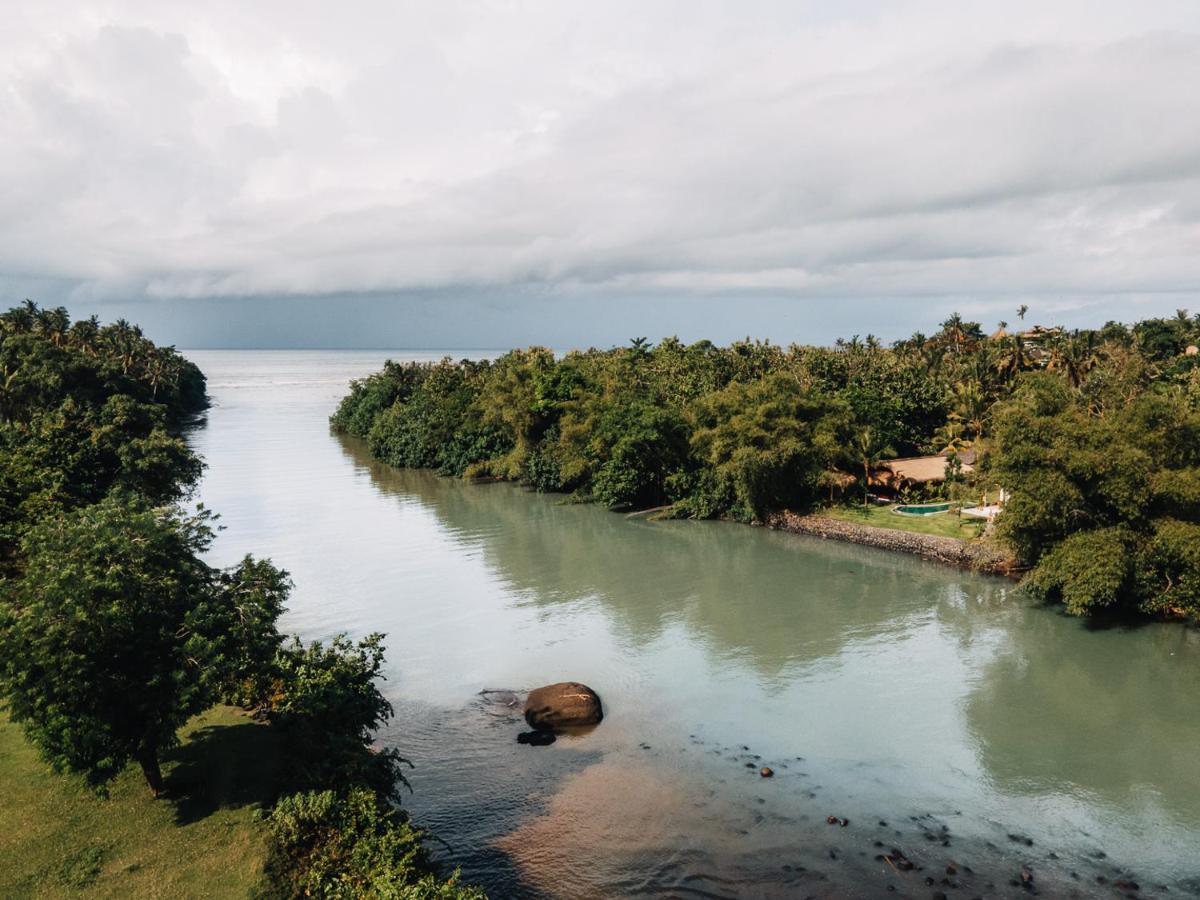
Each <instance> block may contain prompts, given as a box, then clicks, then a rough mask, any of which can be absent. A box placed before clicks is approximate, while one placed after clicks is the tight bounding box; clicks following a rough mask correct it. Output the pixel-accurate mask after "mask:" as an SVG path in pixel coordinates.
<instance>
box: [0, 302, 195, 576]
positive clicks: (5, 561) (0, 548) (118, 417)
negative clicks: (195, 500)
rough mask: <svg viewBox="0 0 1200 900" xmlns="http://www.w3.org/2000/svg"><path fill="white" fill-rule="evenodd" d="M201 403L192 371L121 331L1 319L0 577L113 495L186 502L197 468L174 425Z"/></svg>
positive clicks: (51, 312) (15, 315) (39, 312)
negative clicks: (41, 527)
mask: <svg viewBox="0 0 1200 900" xmlns="http://www.w3.org/2000/svg"><path fill="white" fill-rule="evenodd" d="M205 403H206V398H205V391H204V376H203V375H202V374H201V372H200V370H199V369H197V368H196V367H195V366H194V365H193V364H192V363H190V362H188V361H187V360H185V359H184V358H183V357H182V356H180V355H179V354H178V353H176V352H175V350H174V349H173V348H170V347H157V346H155V345H154V344H153V343H152V342H151V341H149V340H148V339H146V338H145V337H144V336H143V335H142V332H141V330H140V329H138V328H137V327H136V326H132V325H130V324H129V323H127V322H117V323H115V324H113V325H100V324H99V323H98V322H97V321H96V320H95V319H84V320H81V321H78V322H75V323H72V322H71V320H70V318H69V317H68V315H67V312H66V310H64V309H61V308H59V309H48V310H44V309H39V308H38V307H37V306H35V305H34V304H32V303H28V302H27V303H25V304H24V305H22V306H18V307H16V308H14V309H11V310H9V311H8V312H6V313H3V314H0V575H2V574H5V573H10V574H11V573H12V572H13V571H14V570H15V569H16V568H17V567H19V559H18V546H19V543H20V539H21V535H22V534H23V533H24V532H25V531H26V530H27V529H28V528H29V527H30V526H31V525H33V524H34V523H36V522H39V521H41V520H42V519H44V518H46V517H47V516H51V515H54V514H55V513H57V512H60V511H65V510H70V509H74V508H76V507H78V506H80V505H83V504H89V503H95V502H97V501H99V500H101V499H102V498H104V497H105V496H106V495H107V494H109V493H110V492H113V491H116V492H131V493H135V494H138V495H141V496H143V497H145V498H146V499H148V500H150V501H153V502H158V503H165V502H169V501H172V500H176V499H178V498H180V497H181V496H183V495H184V493H186V491H187V490H188V489H189V488H190V487H191V486H192V485H193V484H194V483H195V481H196V479H197V478H198V477H199V474H200V468H201V464H200V461H199V459H198V458H197V457H196V456H195V455H194V454H193V453H192V452H191V450H189V449H188V447H187V445H186V443H185V442H184V441H183V440H182V438H181V437H180V436H179V435H178V433H177V426H178V425H179V424H180V423H181V422H182V421H183V420H184V419H185V418H186V417H187V416H189V415H191V414H193V413H196V412H198V411H199V410H201V409H203V408H204V406H205Z"/></svg>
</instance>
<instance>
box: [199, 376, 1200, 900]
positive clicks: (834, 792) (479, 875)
mask: <svg viewBox="0 0 1200 900" xmlns="http://www.w3.org/2000/svg"><path fill="white" fill-rule="evenodd" d="M201 356H202V357H203V358H202V359H201V360H200V364H201V365H202V367H203V368H204V369H205V371H206V372H208V374H209V375H210V378H211V380H210V385H211V387H212V390H213V393H214V395H215V400H216V403H215V405H214V407H213V409H212V410H211V411H210V413H209V416H208V421H207V423H206V424H205V425H203V426H201V427H200V428H198V429H197V431H196V432H195V433H194V434H193V435H192V440H193V442H194V443H195V445H196V446H197V449H199V450H200V452H202V453H203V454H204V456H205V457H206V459H207V461H208V463H209V467H210V468H209V470H208V472H207V473H206V477H205V480H204V484H203V485H202V488H201V498H202V499H203V500H204V501H205V502H206V503H208V504H209V505H210V506H212V507H214V508H215V509H217V510H218V511H220V512H221V513H222V515H223V522H224V524H225V525H227V526H228V530H227V531H225V532H223V533H222V535H221V536H220V537H219V539H218V541H217V544H216V547H215V550H214V560H215V561H216V562H219V563H229V562H233V561H235V560H236V559H238V558H239V557H240V556H241V555H242V554H244V553H246V552H254V553H260V554H266V555H270V556H272V557H274V558H275V560H276V561H277V562H278V563H280V564H281V565H283V566H285V567H286V568H288V569H289V570H290V571H291V572H292V573H293V575H294V577H295V580H296V583H297V589H296V592H295V594H294V596H293V598H292V602H291V609H290V611H289V612H288V614H287V617H286V619H285V621H284V623H283V624H284V627H285V628H287V629H289V630H294V631H298V632H300V633H301V634H303V635H305V636H306V637H309V638H313V637H321V636H326V635H329V634H331V633H333V632H336V631H342V630H347V631H350V632H351V633H354V634H362V633H365V632H367V631H373V630H382V631H385V632H387V633H388V648H389V652H388V671H387V676H388V681H387V682H386V685H385V689H386V691H387V692H388V695H389V697H390V698H391V699H392V700H393V701H394V703H395V704H396V708H397V713H398V715H397V718H396V720H395V721H394V723H393V724H392V726H391V727H390V728H389V729H388V731H387V732H386V733H385V734H384V735H382V737H383V739H384V740H385V741H387V742H390V743H393V744H395V745H396V746H397V747H399V748H400V749H401V750H402V752H404V753H405V755H407V756H410V757H411V758H413V759H414V760H415V761H416V762H417V764H418V768H417V769H416V770H415V771H414V772H413V773H412V779H413V784H414V787H415V794H414V795H413V796H412V797H411V798H410V800H409V801H408V802H409V803H410V805H411V806H412V807H413V809H414V812H415V813H416V814H417V815H418V817H419V818H420V819H421V821H423V822H426V823H428V824H429V825H430V826H432V827H433V828H434V829H435V830H436V831H437V832H438V834H439V835H440V836H441V837H442V838H444V839H446V840H447V841H449V842H450V843H451V844H452V845H453V847H454V849H455V853H454V857H453V858H454V860H455V862H456V863H460V864H462V865H463V866H464V869H465V871H466V874H467V876H468V877H469V878H471V879H475V880H478V881H481V882H483V883H484V884H485V885H486V886H487V887H488V888H489V889H490V890H491V891H492V892H493V893H494V895H496V896H516V895H520V894H522V893H525V892H528V891H530V890H532V889H534V888H537V887H540V888H542V889H544V890H546V891H547V892H549V893H558V894H560V895H562V894H574V895H580V894H587V893H589V892H591V893H595V894H602V895H603V894H606V893H607V894H612V893H632V892H635V891H636V892H645V893H660V894H669V895H679V894H685V893H696V892H700V891H703V892H707V893H709V894H712V895H717V896H732V895H739V894H742V895H744V894H752V895H780V896H789V895H791V894H794V893H797V892H799V893H801V894H802V895H803V894H813V895H816V896H852V895H856V894H857V895H862V896H876V895H878V893H879V888H880V885H881V884H882V882H880V881H879V880H878V878H879V877H880V874H881V873H880V872H879V871H878V869H879V865H880V864H879V863H878V862H877V861H875V860H874V859H873V857H874V854H875V852H876V851H875V850H874V849H872V846H871V841H872V840H874V839H880V840H887V841H889V842H898V843H900V844H901V845H903V846H904V847H905V848H906V851H907V852H912V853H914V854H915V853H917V852H918V849H922V850H923V851H924V854H923V856H922V859H923V860H924V864H926V865H927V866H929V867H931V870H938V869H939V867H940V869H944V867H945V865H946V863H947V861H948V859H949V858H951V857H953V858H955V859H957V860H958V861H960V862H962V861H963V860H966V859H969V860H970V861H971V865H972V866H973V868H975V870H976V871H977V872H981V873H983V872H985V871H986V870H987V869H988V861H989V860H990V861H992V862H993V863H994V864H993V865H992V870H993V871H992V872H991V873H990V874H988V875H987V876H986V878H994V879H995V881H996V883H997V884H998V885H1000V886H1001V887H1000V889H999V890H998V891H992V890H988V889H980V890H977V891H975V893H980V894H986V895H988V896H993V895H995V894H996V893H1001V894H1003V892H1004V887H1003V886H1004V885H1006V884H1007V882H1008V879H1009V878H1011V877H1012V876H1013V874H1014V872H1015V871H1016V870H1015V869H1014V868H1013V866H1014V865H1017V866H1019V865H1020V864H1023V863H1025V862H1031V861H1032V862H1034V863H1036V865H1037V867H1038V878H1039V884H1041V885H1043V889H1042V890H1043V895H1046V896H1058V895H1060V892H1057V891H1056V890H1055V888H1056V884H1055V882H1054V881H1053V878H1054V877H1055V876H1056V875H1058V876H1061V877H1063V878H1068V877H1069V871H1070V868H1071V867H1076V868H1078V869H1079V871H1080V872H1081V873H1083V874H1084V875H1085V876H1086V877H1087V878H1089V879H1091V878H1093V877H1094V876H1096V875H1102V876H1103V877H1107V878H1109V879H1110V880H1111V879H1112V878H1113V877H1114V873H1113V871H1112V866H1114V865H1117V864H1118V863H1120V864H1134V863H1136V865H1137V868H1138V873H1139V875H1141V876H1143V877H1141V878H1140V879H1139V880H1141V881H1142V882H1143V883H1144V884H1150V885H1152V884H1153V880H1154V879H1161V880H1165V881H1171V883H1172V886H1173V888H1174V889H1175V890H1174V892H1175V895H1179V894H1180V893H1186V892H1187V890H1189V889H1190V888H1189V887H1188V885H1187V884H1185V882H1184V881H1183V879H1184V878H1186V877H1188V876H1195V875H1196V874H1197V864H1196V863H1195V862H1193V854H1194V852H1195V847H1196V846H1197V845H1200V823H1198V822H1197V821H1196V812H1195V811H1196V810H1197V809H1200V796H1198V794H1197V791H1198V790H1200V771H1198V770H1197V765H1198V762H1197V760H1198V758H1200V755H1196V754H1194V752H1193V751H1194V748H1195V747H1196V746H1200V717H1198V716H1196V714H1195V704H1194V700H1195V698H1196V697H1197V696H1200V691H1198V690H1197V688H1198V687H1200V684H1198V682H1197V678H1198V675H1197V673H1198V672H1200V646H1197V643H1198V636H1197V633H1196V632H1194V631H1193V632H1188V631H1185V630H1182V629H1178V628H1168V627H1156V628H1145V629H1140V630H1136V631H1133V632H1126V631H1112V632H1101V633H1095V632H1088V631H1087V630H1086V629H1084V628H1083V627H1081V626H1080V624H1079V623H1078V622H1076V621H1073V620H1068V619H1064V618H1062V617H1059V616H1057V615H1055V614H1053V613H1052V612H1049V611H1046V610H1042V609H1036V608H1029V607H1028V606H1027V605H1026V604H1025V603H1024V602H1023V601H1022V600H1021V599H1020V598H1019V597H1018V596H1016V594H1015V592H1014V591H1013V589H1012V587H1011V585H1010V584H1009V583H1008V582H1005V581H1002V580H998V579H988V578H977V577H973V576H970V575H966V574H963V573H959V572H955V571H952V570H949V569H945V568H941V567H938V566H935V565H933V564H929V563H925V562H922V561H920V560H915V559H910V558H907V557H902V556H896V555H893V554H888V553H882V552H873V551H869V550H864V549H861V548H856V547H851V546H846V545H841V544H835V543H825V542H821V541H815V540H810V539H803V538H797V537H795V536H791V535H783V534H777V533H772V532H765V531H763V530H760V529H750V528H744V527H740V526H730V525H722V524H718V523H690V522H661V523H653V522H646V521H641V520H636V519H635V520H627V519H625V518H624V517H622V516H619V515H615V514H612V513H608V512H605V511H604V510H602V509H598V508H596V507H592V506H572V505H569V504H564V503H562V502H560V501H561V498H556V497H540V496H536V495H531V494H527V493H524V492H522V491H521V490H519V489H517V488H514V487H512V486H509V485H492V486H472V485H467V484H464V483H462V482H460V481H455V480H452V479H439V478H437V477H435V476H433V475H430V474H429V473H422V472H401V471H396V470H391V469H388V468H386V467H383V466H380V465H378V464H376V463H374V462H372V461H371V460H369V459H368V458H366V456H365V454H364V453H363V452H362V448H361V447H359V446H357V445H355V444H353V443H348V442H339V441H338V439H336V438H335V437H334V436H332V435H330V434H329V431H328V425H327V417H328V414H329V412H330V411H331V409H332V408H333V406H334V405H335V404H336V402H337V399H338V397H340V396H341V394H342V393H343V392H344V390H345V384H346V381H347V380H348V379H349V378H350V377H355V376H358V375H361V374H364V373H365V372H368V371H371V370H373V369H375V368H377V367H378V366H379V364H380V363H381V362H382V356H383V354H378V355H375V356H372V355H370V354H337V353H268V354H261V353H212V354H202V355H201ZM376 357H378V358H376ZM1172 654H1174V655H1172ZM562 678H576V679H579V680H583V681H587V682H589V683H592V684H593V686H595V687H597V688H598V689H599V690H600V692H601V694H602V695H603V696H604V698H605V701H606V705H607V707H608V715H607V716H606V718H605V722H604V724H603V726H602V727H600V728H599V729H597V730H596V731H595V732H593V733H592V734H591V735H589V736H588V737H587V738H584V739H579V740H574V739H571V740H562V741H560V742H559V743H557V744H556V745H554V747H552V748H547V749H546V750H544V751H532V750H530V749H529V748H525V747H521V746H520V745H518V744H516V743H515V740H514V737H515V734H516V732H517V731H518V730H519V724H518V722H517V721H515V720H506V719H504V718H497V717H495V716H492V715H490V714H489V712H488V711H487V710H485V709H483V708H481V706H480V704H479V703H478V700H477V697H476V693H477V692H478V691H479V690H480V689H481V688H521V687H530V686H533V685H534V684H537V683H545V682H549V681H554V680H560V679H562ZM743 747H749V748H750V749H749V750H743V749H742V748H743ZM755 756H761V757H762V762H767V763H769V764H771V765H772V766H773V767H775V768H776V772H777V775H776V777H775V778H773V779H771V780H770V781H763V780H762V779H759V778H758V776H757V775H755V774H754V771H755V768H756V766H757V764H759V761H757V760H754V759H753V757H755ZM797 757H803V759H802V760H798V759H797ZM746 763H750V764H751V768H749V769H748V768H747V767H746ZM829 813H837V814H839V815H843V816H847V817H848V818H849V819H850V820H851V821H852V823H853V825H852V826H851V827H850V828H847V829H844V830H843V829H834V830H833V832H832V833H831V831H830V829H829V827H828V826H826V825H825V823H824V818H825V815H827V814H829ZM930 814H932V815H933V816H934V819H930V818H928V816H929V815H930ZM910 816H916V817H917V819H916V820H913V819H910V818H909V817H910ZM880 820H887V821H888V822H889V823H891V825H890V826H889V828H888V829H886V830H881V829H880V828H879V827H878V826H877V824H872V823H877V822H878V821H880ZM934 821H936V822H939V823H941V824H940V825H939V826H937V829H938V830H937V832H936V834H934V835H932V836H933V837H934V838H936V840H934V841H933V842H929V839H930V837H931V834H930V832H929V829H930V828H933V827H934V826H932V825H931V824H930V823H931V822H934ZM941 825H944V826H945V827H948V828H950V829H951V830H952V846H950V847H944V846H943V844H942V840H943V838H942V837H940V835H941V832H940V827H941ZM1010 832H1013V833H1021V834H1027V835H1029V836H1031V837H1032V838H1034V839H1035V841H1036V843H1035V846H1034V847H1033V848H1032V849H1029V848H1027V846H1026V845H1024V844H1021V845H1017V844H1014V843H1013V842H1010V841H1009V840H1008V838H1007V834H1008V833H1010ZM989 842H990V843H992V844H994V845H995V849H992V848H989V846H988V843H989ZM1101 847H1102V848H1103V849H1104V850H1105V851H1106V852H1107V853H1108V857H1107V858H1106V859H1107V862H1105V863H1104V865H1107V866H1108V867H1109V868H1107V869H1101V868H1099V866H1100V865H1101V864H1100V863H1099V862H1098V861H1097V858H1096V857H1095V856H1092V855H1089V854H1094V853H1095V852H1096V851H1097V850H1098V849H1100V848H1101ZM914 848H916V849H914ZM1052 849H1053V850H1055V851H1056V852H1058V853H1059V854H1060V855H1061V856H1062V859H1061V860H1060V861H1058V862H1055V861H1053V860H1051V859H1050V857H1049V852H1050V851H1051V850H1052ZM831 852H832V853H833V854H834V856H830V853H831ZM1030 854H1032V855H1030ZM834 857H836V859H835V858H834ZM572 861H577V863H575V864H576V866H577V870H578V874H580V876H581V878H582V880H579V879H576V880H574V881H570V882H569V883H568V882H562V881H556V879H557V878H559V873H560V872H561V870H562V867H563V866H564V865H568V864H571V863H572ZM785 866H787V867H790V868H787V869H785V868H784V867H785ZM1089 866H1090V868H1089ZM884 874H886V873H884ZM892 874H893V875H894V874H895V873H892ZM889 877H890V876H889ZM983 877H985V876H982V875H981V878H983ZM1043 879H1044V880H1043ZM1089 883H1093V882H1089ZM556 884H557V885H558V887H557V888H556ZM982 884H984V882H981V885H982ZM896 885H897V887H898V888H899V889H900V890H901V891H902V892H903V891H909V892H910V893H911V892H912V891H914V890H915V891H916V893H917V895H918V896H923V895H924V892H925V886H924V885H923V883H920V884H918V883H915V882H914V883H911V884H910V883H907V882H900V881H897V882H896ZM963 891H964V893H963V895H964V896H972V895H973V894H971V893H966V888H965V887H964V889H963ZM1014 893H1019V891H1018V892H1014ZM1061 893H1062V894H1066V893H1067V891H1062V892H1061ZM1085 895H1086V892H1085Z"/></svg>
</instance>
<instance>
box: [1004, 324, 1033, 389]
mask: <svg viewBox="0 0 1200 900" xmlns="http://www.w3.org/2000/svg"><path fill="white" fill-rule="evenodd" d="M996 368H997V369H998V371H999V372H1000V377H1001V378H1002V379H1003V380H1004V381H1012V380H1013V379H1014V378H1016V377H1017V375H1019V374H1020V373H1021V372H1023V371H1025V370H1026V369H1027V368H1029V357H1028V356H1027V355H1026V353H1025V342H1024V341H1022V340H1021V336H1020V335H1017V334H1014V335H1010V336H1009V337H1008V338H1006V339H1005V340H1004V342H1003V347H1002V349H1001V355H1000V358H999V359H998V360H997V361H996Z"/></svg>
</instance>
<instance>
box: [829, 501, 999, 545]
mask: <svg viewBox="0 0 1200 900" xmlns="http://www.w3.org/2000/svg"><path fill="white" fill-rule="evenodd" d="M821 514H822V515H826V516H829V517H830V518H832V519H844V520H846V521H847V522H854V523H856V524H858V525H873V526H875V527H876V528H891V529H894V530H896V531H914V532H916V533H917V534H935V535H939V536H941V537H952V538H962V539H963V540H971V539H972V538H974V537H977V536H978V535H979V532H980V525H979V523H978V522H975V521H972V520H970V519H963V518H961V517H959V516H958V515H957V514H955V513H954V512H953V511H951V512H947V513H942V514H941V515H936V516H901V515H898V514H896V513H894V512H892V508H891V507H890V506H867V507H863V506H831V507H830V508H829V509H825V510H822V512H821Z"/></svg>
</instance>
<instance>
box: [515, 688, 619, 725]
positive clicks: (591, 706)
mask: <svg viewBox="0 0 1200 900" xmlns="http://www.w3.org/2000/svg"><path fill="white" fill-rule="evenodd" d="M603 718H604V710H603V708H602V707H601V705H600V697H599V696H598V695H597V694H596V692H595V691H593V690H592V689H591V688H590V687H588V686H587V685H586V684H580V683H579V682H577V681H564V682H560V683H559V684H550V685H547V686H546V687H540V688H538V689H537V690H535V691H530V693H529V698H528V699H527V700H526V701H525V721H526V722H528V723H529V727H530V728H533V729H535V730H537V731H557V730H558V729H559V728H579V727H582V726H586V725H595V724H597V723H599V722H600V720H601V719H603Z"/></svg>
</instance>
